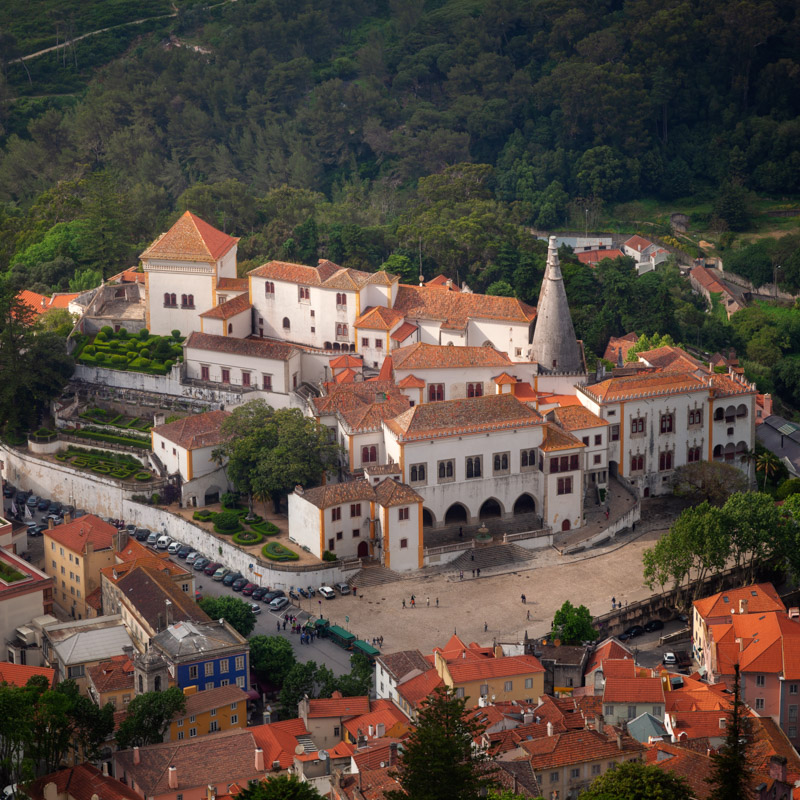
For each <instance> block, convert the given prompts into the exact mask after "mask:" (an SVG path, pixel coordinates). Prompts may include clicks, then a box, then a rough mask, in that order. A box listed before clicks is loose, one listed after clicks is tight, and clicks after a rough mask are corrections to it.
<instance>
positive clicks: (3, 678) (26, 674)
mask: <svg viewBox="0 0 800 800" xmlns="http://www.w3.org/2000/svg"><path fill="white" fill-rule="evenodd" d="M35 675H42V676H43V677H45V678H47V682H48V683H49V684H50V686H52V685H53V680H54V679H55V676H56V671H55V670H54V669H50V668H49V667H29V666H28V665H27V664H12V663H11V662H10V661H0V683H7V684H9V686H24V685H25V684H26V683H27V682H28V681H29V680H30V679H31V678H33V677H34V676H35Z"/></svg>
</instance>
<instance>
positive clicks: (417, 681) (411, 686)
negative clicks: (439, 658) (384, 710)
mask: <svg viewBox="0 0 800 800" xmlns="http://www.w3.org/2000/svg"><path fill="white" fill-rule="evenodd" d="M440 686H444V682H443V681H442V679H441V678H440V677H439V673H438V672H437V671H436V670H435V669H429V670H428V671H427V672H423V673H422V674H421V675H417V676H415V677H413V678H409V679H408V680H407V681H405V682H404V683H401V684H400V685H399V686H398V687H397V693H398V694H399V695H400V696H401V697H402V698H403V699H404V700H405V701H406V702H407V703H408V704H409V705H410V706H411V707H412V708H417V706H419V704H420V703H421V702H422V701H423V700H425V699H426V698H427V697H429V696H430V695H431V694H432V693H433V690H434V689H437V688H438V687H440Z"/></svg>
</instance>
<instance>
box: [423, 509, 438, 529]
mask: <svg viewBox="0 0 800 800" xmlns="http://www.w3.org/2000/svg"><path fill="white" fill-rule="evenodd" d="M435 524H436V520H435V519H434V517H433V514H432V513H431V512H430V510H429V509H427V508H423V509H422V527H423V528H432V527H433V526H434V525H435Z"/></svg>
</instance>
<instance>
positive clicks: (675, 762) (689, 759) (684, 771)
mask: <svg viewBox="0 0 800 800" xmlns="http://www.w3.org/2000/svg"><path fill="white" fill-rule="evenodd" d="M645 762H646V763H648V764H652V765H654V766H656V767H658V768H659V769H663V770H664V771H665V772H672V773H674V774H675V775H678V776H680V777H681V778H683V779H684V780H685V781H687V783H688V784H689V786H690V787H691V790H692V798H693V800H706V798H708V797H709V796H710V795H711V791H712V787H711V786H710V785H709V784H708V783H706V778H708V777H709V776H710V774H711V766H712V764H711V758H710V757H709V756H708V755H706V754H705V753H698V752H696V751H695V750H689V749H688V748H686V747H679V746H678V745H675V744H669V743H668V742H653V744H652V745H651V746H650V747H649V748H648V750H647V752H646V753H645Z"/></svg>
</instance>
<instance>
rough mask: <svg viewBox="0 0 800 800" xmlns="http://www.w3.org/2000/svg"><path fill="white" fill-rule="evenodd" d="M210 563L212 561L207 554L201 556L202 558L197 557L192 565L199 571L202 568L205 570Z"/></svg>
mask: <svg viewBox="0 0 800 800" xmlns="http://www.w3.org/2000/svg"><path fill="white" fill-rule="evenodd" d="M210 563H211V562H210V561H209V560H208V559H207V558H206V557H205V556H200V558H196V559H195V561H194V564H193V565H192V566H193V567H194V568H195V569H196V570H197V571H198V572H199V571H200V570H204V569H205V568H206V567H207V566H208V565H209V564H210Z"/></svg>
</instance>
